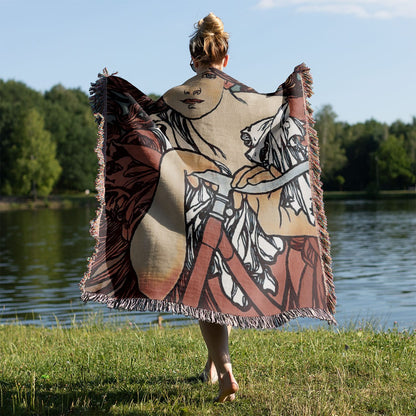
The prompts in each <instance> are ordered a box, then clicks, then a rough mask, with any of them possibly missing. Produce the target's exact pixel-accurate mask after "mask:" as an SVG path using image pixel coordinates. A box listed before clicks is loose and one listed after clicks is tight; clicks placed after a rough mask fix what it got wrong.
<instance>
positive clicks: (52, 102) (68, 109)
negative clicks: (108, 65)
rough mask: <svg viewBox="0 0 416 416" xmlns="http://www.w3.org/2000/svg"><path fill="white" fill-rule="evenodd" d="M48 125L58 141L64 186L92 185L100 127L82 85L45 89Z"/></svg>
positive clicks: (59, 184) (60, 181)
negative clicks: (71, 87) (78, 87)
mask: <svg viewBox="0 0 416 416" xmlns="http://www.w3.org/2000/svg"><path fill="white" fill-rule="evenodd" d="M45 105H46V108H47V113H46V117H45V123H46V128H47V129H48V130H49V131H50V132H51V133H52V137H53V139H54V141H55V142H56V144H57V158H58V161H59V163H60V165H61V166H62V175H61V177H60V180H59V182H58V184H57V187H58V188H59V189H61V190H76V191H83V190H85V189H92V188H93V187H94V181H95V177H96V173H97V157H96V155H95V152H94V149H95V146H96V142H97V127H96V125H95V122H94V117H93V114H92V112H91V109H90V106H89V102H88V96H87V95H86V94H85V93H84V92H82V91H81V90H79V89H66V88H64V87H63V86H62V85H55V86H54V87H53V88H51V90H50V91H47V92H46V93H45Z"/></svg>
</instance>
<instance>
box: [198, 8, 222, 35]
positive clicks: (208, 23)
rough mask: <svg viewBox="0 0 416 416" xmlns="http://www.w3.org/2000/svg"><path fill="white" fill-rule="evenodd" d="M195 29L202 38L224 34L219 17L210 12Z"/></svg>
mask: <svg viewBox="0 0 416 416" xmlns="http://www.w3.org/2000/svg"><path fill="white" fill-rule="evenodd" d="M197 29H198V30H199V31H200V32H201V34H202V35H204V36H215V35H222V34H223V33H224V24H223V23H222V20H221V19H220V18H219V17H217V16H215V14H214V13H212V12H211V13H210V14H209V15H208V16H205V17H204V18H203V19H201V20H200V21H199V22H198V26H197ZM227 35H228V33H227Z"/></svg>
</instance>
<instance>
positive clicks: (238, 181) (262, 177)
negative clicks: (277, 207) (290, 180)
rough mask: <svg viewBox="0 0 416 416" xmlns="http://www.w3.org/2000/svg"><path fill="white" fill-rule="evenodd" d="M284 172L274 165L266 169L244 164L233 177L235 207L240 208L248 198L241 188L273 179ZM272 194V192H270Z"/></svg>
mask: <svg viewBox="0 0 416 416" xmlns="http://www.w3.org/2000/svg"><path fill="white" fill-rule="evenodd" d="M281 175H282V174H281V172H279V171H278V170H277V169H276V168H275V167H274V166H271V167H270V169H266V168H265V167H263V166H255V167H253V166H244V167H243V168H241V169H240V170H238V171H237V172H236V173H235V175H234V178H233V181H232V183H231V186H232V187H233V188H234V191H236V192H234V195H233V196H234V208H235V209H239V208H240V207H241V204H242V201H243V199H244V198H246V196H247V195H246V194H245V193H243V192H238V191H239V189H242V188H244V187H245V186H246V185H257V184H259V183H262V182H269V181H272V180H273V179H276V178H278V177H280V176H281ZM269 194H270V192H269Z"/></svg>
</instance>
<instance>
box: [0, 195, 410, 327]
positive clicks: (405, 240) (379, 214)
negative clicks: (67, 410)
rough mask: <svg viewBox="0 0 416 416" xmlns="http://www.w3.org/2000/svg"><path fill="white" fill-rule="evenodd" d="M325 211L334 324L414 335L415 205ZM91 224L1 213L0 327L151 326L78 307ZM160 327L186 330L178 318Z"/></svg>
mask: <svg viewBox="0 0 416 416" xmlns="http://www.w3.org/2000/svg"><path fill="white" fill-rule="evenodd" d="M326 210H327V216H328V224H329V227H328V228H329V232H330V235H331V240H332V255H333V268H334V274H335V282H336V291H337V297H338V306H337V314H336V318H337V320H338V323H339V324H341V325H348V324H349V323H359V322H360V321H363V320H370V321H372V322H373V323H377V324H378V325H380V326H382V327H383V328H385V329H386V328H392V327H393V326H394V325H397V326H398V327H399V328H413V329H416V215H415V214H416V200H384V201H331V202H327V204H326ZM93 216H94V207H90V208H88V207H82V208H77V209H71V210H69V209H67V210H38V211H15V212H1V213H0V228H1V235H0V276H1V277H0V279H1V281H0V324H1V323H10V322H15V321H16V319H17V318H18V319H19V321H24V322H25V323H35V324H41V325H45V326H53V325H56V321H59V323H60V324H62V325H63V326H66V325H69V324H71V322H72V321H74V320H76V321H83V320H85V319H86V317H87V316H90V315H91V313H97V314H99V315H101V316H102V317H103V318H104V319H116V320H121V321H122V322H126V321H132V322H135V323H137V324H138V325H143V326H147V325H149V323H152V322H155V321H156V319H157V314H153V313H132V312H123V311H112V310H109V309H107V308H106V307H105V306H104V305H99V304H93V303H88V304H86V305H84V304H83V303H82V302H81V301H80V299H79V293H80V292H79V288H78V284H79V281H80V279H81V278H82V275H83V273H84V271H85V269H86V258H87V257H88V256H90V255H91V253H92V248H93V245H94V241H93V239H92V238H91V237H90V236H89V232H88V230H89V221H90V219H91V218H92V217H93ZM164 319H165V320H166V321H169V322H170V323H171V324H172V325H182V324H186V323H189V322H190V320H189V319H187V318H183V317H180V316H178V315H165V316H164ZM298 322H300V323H301V325H311V324H312V325H313V323H314V322H315V321H314V320H308V319H301V320H298ZM395 322H397V324H396V323H395ZM295 325H296V324H295Z"/></svg>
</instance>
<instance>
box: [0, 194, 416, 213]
mask: <svg viewBox="0 0 416 416" xmlns="http://www.w3.org/2000/svg"><path fill="white" fill-rule="evenodd" d="M350 199H353V200H358V199H363V200H383V199H416V191H380V192H378V193H374V194H372V193H368V192H366V191H328V192H325V193H324V201H336V200H350ZM86 205H98V202H97V199H96V194H93V193H91V194H88V195H86V194H61V195H50V196H49V197H46V198H38V199H37V200H33V199H32V198H30V197H23V196H0V212H4V211H18V210H32V209H44V208H49V209H69V208H74V207H78V206H86Z"/></svg>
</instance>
